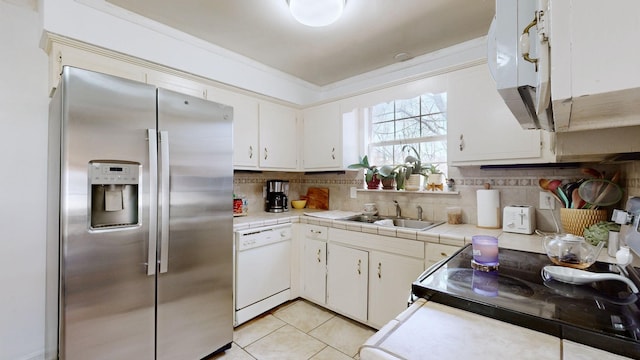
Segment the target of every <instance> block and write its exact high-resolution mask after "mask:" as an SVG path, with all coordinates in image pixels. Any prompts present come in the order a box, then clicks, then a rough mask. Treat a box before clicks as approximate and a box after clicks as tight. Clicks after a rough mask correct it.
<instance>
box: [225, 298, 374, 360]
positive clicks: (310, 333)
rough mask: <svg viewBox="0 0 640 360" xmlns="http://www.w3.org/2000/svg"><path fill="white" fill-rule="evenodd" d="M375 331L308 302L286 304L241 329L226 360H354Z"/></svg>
mask: <svg viewBox="0 0 640 360" xmlns="http://www.w3.org/2000/svg"><path fill="white" fill-rule="evenodd" d="M374 333H375V330H374V329H371V328H369V327H367V326H364V325H361V324H359V323H356V322H354V321H352V320H349V319H347V318H344V317H342V316H340V315H337V314H335V313H333V312H331V311H329V310H326V309H324V308H322V307H319V306H317V305H315V304H312V303H310V302H308V301H305V300H300V299H298V300H294V301H292V302H289V303H286V304H283V305H281V306H279V307H277V308H275V309H273V310H271V311H269V312H267V313H265V314H263V315H261V316H259V317H257V318H255V319H253V320H251V321H249V322H248V323H245V324H242V325H241V326H239V327H237V328H236V329H235V330H234V332H233V344H232V347H231V349H230V350H227V351H226V352H225V353H224V354H221V355H219V356H217V357H214V359H224V360H245V359H246V360H253V359H257V360H263V359H277V360H284V359H292V360H306V359H309V360H350V359H358V348H359V347H360V345H362V344H363V343H364V342H365V341H366V340H367V339H368V338H369V337H370V336H371V335H373V334H374Z"/></svg>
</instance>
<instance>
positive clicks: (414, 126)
mask: <svg viewBox="0 0 640 360" xmlns="http://www.w3.org/2000/svg"><path fill="white" fill-rule="evenodd" d="M368 114H369V116H368V117H367V128H368V149H367V153H368V154H369V160H370V162H371V164H375V165H378V166H381V165H387V164H388V165H394V164H402V163H404V158H405V157H406V156H407V155H408V154H407V153H406V152H404V153H403V152H402V147H403V145H405V144H407V145H412V146H413V147H414V148H415V149H416V150H417V151H418V152H419V154H420V159H421V161H422V164H423V166H426V165H428V164H434V165H438V169H439V170H441V171H442V172H444V173H445V174H446V173H447V94H446V93H439V94H430V93H428V94H424V95H421V96H418V97H415V98H412V99H403V100H395V101H391V102H388V103H382V104H377V105H374V106H372V107H371V108H369V111H368ZM412 155H413V154H412Z"/></svg>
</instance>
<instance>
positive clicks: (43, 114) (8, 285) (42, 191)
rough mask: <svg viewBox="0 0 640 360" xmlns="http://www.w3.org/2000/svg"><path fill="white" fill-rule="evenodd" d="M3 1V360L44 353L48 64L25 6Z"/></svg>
mask: <svg viewBox="0 0 640 360" xmlns="http://www.w3.org/2000/svg"><path fill="white" fill-rule="evenodd" d="M9 1H10V2H7V1H5V0H0V44H2V56H1V57H0V72H1V73H2V75H0V79H2V82H1V83H0V134H1V139H2V140H1V141H0V164H2V165H1V166H2V171H0V174H2V176H0V289H1V290H0V359H8V360H17V359H20V360H22V359H25V360H26V359H41V358H42V357H43V349H44V289H45V280H44V279H45V231H46V229H45V225H46V222H45V220H46V211H45V207H46V169H47V161H46V158H47V136H46V135H47V117H48V115H47V111H48V101H49V99H48V94H47V58H46V54H45V53H44V51H42V50H41V49H40V48H39V47H38V42H39V40H40V34H41V31H40V28H41V25H40V20H39V15H38V13H37V12H36V11H35V10H34V9H33V3H34V2H30V1H23V0H21V1H16V0H9Z"/></svg>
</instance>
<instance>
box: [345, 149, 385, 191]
mask: <svg viewBox="0 0 640 360" xmlns="http://www.w3.org/2000/svg"><path fill="white" fill-rule="evenodd" d="M347 168H349V169H364V180H365V182H366V184H367V189H369V190H374V189H378V187H379V186H380V179H379V178H378V168H377V167H376V166H375V165H370V164H369V158H368V157H367V155H365V156H363V157H362V159H361V160H360V162H359V163H355V164H351V165H349V166H347Z"/></svg>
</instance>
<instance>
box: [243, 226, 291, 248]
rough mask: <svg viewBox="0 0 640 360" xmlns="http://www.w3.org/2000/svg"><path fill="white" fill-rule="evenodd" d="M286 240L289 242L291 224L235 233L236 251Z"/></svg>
mask: <svg viewBox="0 0 640 360" xmlns="http://www.w3.org/2000/svg"><path fill="white" fill-rule="evenodd" d="M286 240H291V224H282V225H274V226H265V227H260V228H255V229H247V230H242V231H237V232H236V250H237V251H243V250H247V249H252V248H256V247H259V246H265V245H269V244H273V243H277V242H280V241H286Z"/></svg>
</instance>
